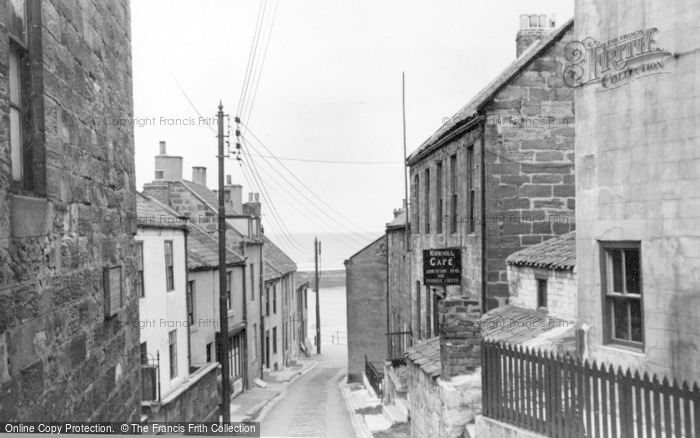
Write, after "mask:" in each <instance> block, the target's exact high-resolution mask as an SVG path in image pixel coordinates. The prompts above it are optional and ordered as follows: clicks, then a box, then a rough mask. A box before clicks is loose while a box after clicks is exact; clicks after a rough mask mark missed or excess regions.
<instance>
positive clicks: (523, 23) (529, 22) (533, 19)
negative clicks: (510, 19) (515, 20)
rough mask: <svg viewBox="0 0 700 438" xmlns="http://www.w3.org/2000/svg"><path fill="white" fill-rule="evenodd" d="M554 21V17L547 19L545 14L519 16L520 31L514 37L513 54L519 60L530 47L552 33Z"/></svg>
mask: <svg viewBox="0 0 700 438" xmlns="http://www.w3.org/2000/svg"><path fill="white" fill-rule="evenodd" d="M555 26H556V20H555V18H554V15H552V16H551V17H550V18H549V19H548V18H547V15H545V14H540V15H537V14H530V15H527V14H521V15H520V30H518V33H517V36H516V37H515V54H516V57H517V58H520V55H522V54H523V53H524V52H525V51H526V50H527V49H528V48H529V47H530V46H532V45H533V44H534V43H535V42H537V41H540V40H542V39H544V38H546V37H547V36H549V35H551V34H552V32H554V28H555Z"/></svg>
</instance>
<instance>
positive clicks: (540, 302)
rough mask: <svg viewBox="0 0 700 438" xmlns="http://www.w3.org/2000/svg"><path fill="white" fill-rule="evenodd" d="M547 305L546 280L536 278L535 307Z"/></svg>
mask: <svg viewBox="0 0 700 438" xmlns="http://www.w3.org/2000/svg"><path fill="white" fill-rule="evenodd" d="M540 307H547V280H545V279H543V278H538V279H537V308H540Z"/></svg>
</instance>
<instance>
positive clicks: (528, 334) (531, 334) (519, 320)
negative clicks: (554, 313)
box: [481, 305, 568, 344]
mask: <svg viewBox="0 0 700 438" xmlns="http://www.w3.org/2000/svg"><path fill="white" fill-rule="evenodd" d="M567 324H568V323H567V322H566V321H564V320H563V319H559V318H553V317H551V316H548V315H547V314H546V313H542V312H538V311H537V310H534V309H525V308H522V307H517V306H513V305H507V306H503V307H498V308H496V309H493V310H491V311H490V312H488V313H485V314H484V315H483V316H482V317H481V335H482V336H483V338H484V339H486V340H489V341H500V342H507V343H512V344H516V343H523V342H526V341H529V340H531V339H534V338H536V337H538V336H539V335H541V334H543V333H545V332H548V331H550V330H553V329H555V328H558V327H562V326H566V325H567Z"/></svg>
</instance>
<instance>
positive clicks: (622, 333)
mask: <svg viewBox="0 0 700 438" xmlns="http://www.w3.org/2000/svg"><path fill="white" fill-rule="evenodd" d="M611 303H612V313H613V330H614V331H613V337H614V338H616V339H624V340H627V339H629V338H630V336H629V319H628V316H627V303H626V300H611Z"/></svg>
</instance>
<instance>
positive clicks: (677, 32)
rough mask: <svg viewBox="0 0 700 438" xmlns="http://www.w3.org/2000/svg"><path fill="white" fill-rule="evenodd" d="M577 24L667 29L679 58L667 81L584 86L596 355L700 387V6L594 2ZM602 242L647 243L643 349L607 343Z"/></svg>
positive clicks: (587, 277)
mask: <svg viewBox="0 0 700 438" xmlns="http://www.w3.org/2000/svg"><path fill="white" fill-rule="evenodd" d="M575 14H576V34H577V36H576V37H577V39H583V38H585V37H592V38H595V39H596V40H598V41H607V40H609V39H612V38H615V37H617V36H619V35H627V34H629V33H630V32H632V31H636V30H639V29H648V28H655V29H656V32H655V33H653V34H652V38H653V40H654V42H653V43H652V44H653V47H655V48H658V49H663V50H667V51H669V52H670V53H672V54H675V55H676V57H673V56H668V57H667V59H665V60H664V61H662V63H663V68H662V69H660V70H657V71H656V72H655V73H657V74H653V75H648V76H642V75H640V74H635V75H633V76H632V77H631V78H630V79H629V80H622V81H620V82H618V83H617V84H616V85H615V86H608V87H604V85H603V83H601V82H598V83H589V84H585V85H583V86H581V87H578V88H576V113H577V117H578V120H577V139H576V161H577V163H576V167H577V170H578V171H577V175H576V178H577V186H576V202H577V207H578V210H577V213H576V214H577V225H578V227H577V228H578V229H577V232H576V247H577V260H578V261H577V270H578V271H577V277H578V289H579V290H580V291H585V292H586V293H580V294H579V303H578V304H579V323H581V324H583V323H585V324H587V325H589V326H590V331H589V332H588V337H587V342H588V348H589V357H592V358H596V359H598V360H605V361H608V362H611V363H614V364H616V365H618V364H619V365H622V366H623V367H625V366H631V367H633V368H634V369H639V370H641V371H651V372H656V373H659V374H661V375H667V376H668V377H669V378H677V379H679V380H682V379H688V380H692V381H700V317H699V316H698V315H700V294H699V293H698V285H700V147H699V146H698V145H699V144H700V75H698V66H699V65H700V40H699V39H698V38H697V35H698V34H700V21H698V20H697V15H698V4H697V2H693V1H688V0H686V1H683V0H673V1H668V2H663V3H643V2H638V1H633V0H623V1H620V2H615V4H611V3H609V2H606V1H603V0H592V1H587V2H577V3H576V11H575ZM654 61H658V59H654ZM648 62H651V59H650V60H648V61H645V62H644V63H643V64H639V63H637V64H635V66H638V65H646V64H648ZM608 82H609V81H608ZM600 241H608V242H612V241H632V242H639V244H640V248H641V252H640V255H641V283H642V284H641V287H642V295H643V301H642V307H643V331H644V333H643V337H644V345H643V347H642V348H640V349H638V351H630V350H629V349H624V348H617V347H615V346H614V345H610V344H606V341H605V337H604V327H605V321H606V318H605V317H604V315H603V314H602V309H603V293H602V290H601V283H602V277H601V263H600V258H601V247H600Z"/></svg>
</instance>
